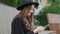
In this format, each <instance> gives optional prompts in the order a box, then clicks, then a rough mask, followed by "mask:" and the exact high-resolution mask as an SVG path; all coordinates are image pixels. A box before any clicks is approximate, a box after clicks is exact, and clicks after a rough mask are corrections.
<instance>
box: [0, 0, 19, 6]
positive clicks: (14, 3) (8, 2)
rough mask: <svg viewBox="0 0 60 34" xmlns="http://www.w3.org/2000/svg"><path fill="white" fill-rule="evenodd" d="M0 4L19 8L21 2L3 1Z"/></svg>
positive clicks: (17, 0)
mask: <svg viewBox="0 0 60 34" xmlns="http://www.w3.org/2000/svg"><path fill="white" fill-rule="evenodd" d="M0 2H1V3H4V4H7V5H10V6H14V7H16V6H18V4H19V2H20V0H1V1H0Z"/></svg>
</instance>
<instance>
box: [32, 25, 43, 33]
mask: <svg viewBox="0 0 60 34" xmlns="http://www.w3.org/2000/svg"><path fill="white" fill-rule="evenodd" d="M41 31H44V27H42V26H40V27H37V28H36V29H35V30H34V31H33V32H34V33H38V32H41Z"/></svg>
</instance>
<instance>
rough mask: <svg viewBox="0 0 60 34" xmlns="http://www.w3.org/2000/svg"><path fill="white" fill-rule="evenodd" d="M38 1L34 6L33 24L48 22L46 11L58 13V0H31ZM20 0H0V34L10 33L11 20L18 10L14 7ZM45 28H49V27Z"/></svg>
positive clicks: (59, 10)
mask: <svg viewBox="0 0 60 34" xmlns="http://www.w3.org/2000/svg"><path fill="white" fill-rule="evenodd" d="M33 1H36V2H38V3H39V6H38V7H37V8H35V11H34V20H35V26H45V25H47V24H48V18H47V13H51V14H60V0H33ZM19 3H20V0H0V34H11V21H12V19H13V17H14V16H15V15H16V14H18V12H19V11H17V10H16V7H17V6H18V5H19ZM46 30H50V29H49V27H47V28H46Z"/></svg>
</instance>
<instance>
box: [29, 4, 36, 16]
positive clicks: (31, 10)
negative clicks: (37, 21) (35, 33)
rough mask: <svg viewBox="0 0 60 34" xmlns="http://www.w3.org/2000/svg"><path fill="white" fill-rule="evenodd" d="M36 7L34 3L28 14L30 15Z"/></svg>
mask: <svg viewBox="0 0 60 34" xmlns="http://www.w3.org/2000/svg"><path fill="white" fill-rule="evenodd" d="M34 8H35V5H34V4H32V5H31V7H30V9H29V12H28V16H30V15H31V14H32V13H33V11H34Z"/></svg>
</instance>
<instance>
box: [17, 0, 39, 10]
mask: <svg viewBox="0 0 60 34" xmlns="http://www.w3.org/2000/svg"><path fill="white" fill-rule="evenodd" d="M20 1H21V2H20V5H19V6H18V7H17V10H21V9H23V8H24V7H26V6H28V5H30V4H34V5H35V8H36V7H37V6H38V5H39V3H37V2H33V0H20Z"/></svg>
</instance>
